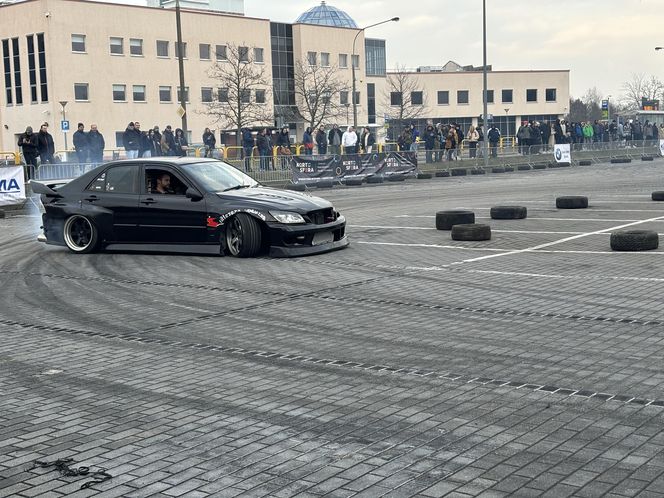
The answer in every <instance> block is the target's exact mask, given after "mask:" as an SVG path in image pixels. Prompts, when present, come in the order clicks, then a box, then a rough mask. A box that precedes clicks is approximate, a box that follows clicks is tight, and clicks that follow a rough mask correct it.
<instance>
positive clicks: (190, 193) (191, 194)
mask: <svg viewBox="0 0 664 498" xmlns="http://www.w3.org/2000/svg"><path fill="white" fill-rule="evenodd" d="M184 195H185V196H186V197H187V198H188V199H191V200H192V201H194V202H196V201H200V200H201V199H202V198H203V196H202V195H201V194H199V193H198V191H197V190H195V189H193V188H191V187H189V188H188V189H187V191H186V192H185V193H184Z"/></svg>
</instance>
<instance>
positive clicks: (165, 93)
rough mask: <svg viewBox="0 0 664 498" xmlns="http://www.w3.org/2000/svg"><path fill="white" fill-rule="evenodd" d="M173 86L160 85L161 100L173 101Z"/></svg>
mask: <svg viewBox="0 0 664 498" xmlns="http://www.w3.org/2000/svg"><path fill="white" fill-rule="evenodd" d="M171 101H172V99H171V87H170V86H160V87H159V102H171Z"/></svg>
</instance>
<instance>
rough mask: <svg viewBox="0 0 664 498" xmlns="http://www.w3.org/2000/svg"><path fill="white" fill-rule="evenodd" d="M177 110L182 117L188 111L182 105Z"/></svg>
mask: <svg viewBox="0 0 664 498" xmlns="http://www.w3.org/2000/svg"><path fill="white" fill-rule="evenodd" d="M175 112H177V114H178V116H180V118H182V116H184V115H185V114H186V113H187V111H185V109H184V107H182V106H180V107H178V110H177V111H175Z"/></svg>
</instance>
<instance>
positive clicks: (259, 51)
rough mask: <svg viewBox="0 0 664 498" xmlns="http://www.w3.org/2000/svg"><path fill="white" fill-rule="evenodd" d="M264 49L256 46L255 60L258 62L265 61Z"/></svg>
mask: <svg viewBox="0 0 664 498" xmlns="http://www.w3.org/2000/svg"><path fill="white" fill-rule="evenodd" d="M263 57H264V56H263V49H262V48H254V62H255V63H258V64H262V63H263V62H265V59H264V58H263Z"/></svg>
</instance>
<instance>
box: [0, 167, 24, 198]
mask: <svg viewBox="0 0 664 498" xmlns="http://www.w3.org/2000/svg"><path fill="white" fill-rule="evenodd" d="M23 201H25V182H24V181H23V166H8V167H6V168H5V167H0V206H10V205H12V204H20V203H22V202H23Z"/></svg>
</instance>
